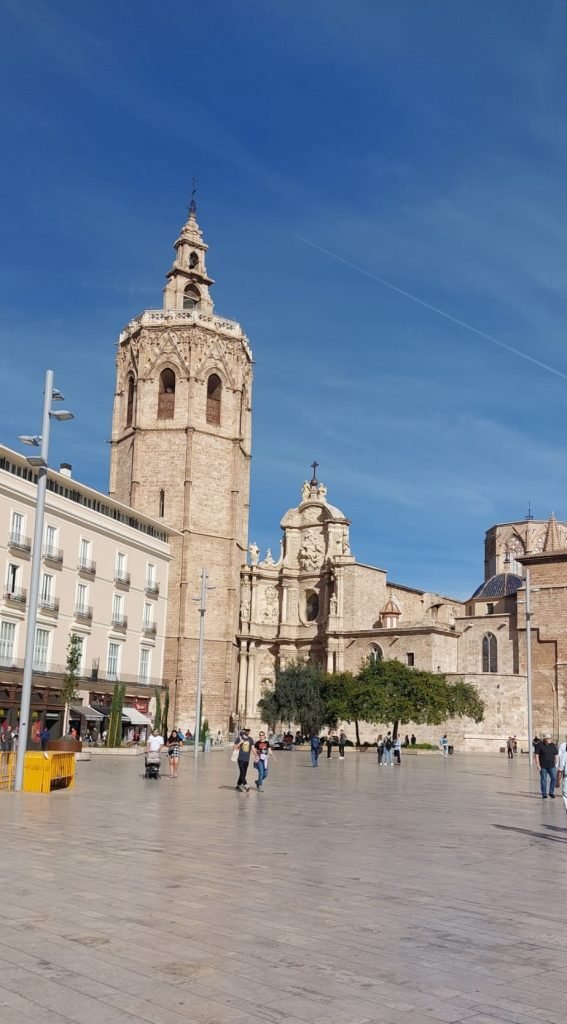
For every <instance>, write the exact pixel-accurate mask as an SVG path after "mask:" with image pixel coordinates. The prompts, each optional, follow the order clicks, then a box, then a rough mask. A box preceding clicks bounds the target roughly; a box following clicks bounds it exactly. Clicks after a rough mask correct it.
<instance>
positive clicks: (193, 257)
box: [189, 252, 199, 270]
mask: <svg viewBox="0 0 567 1024" xmlns="http://www.w3.org/2000/svg"><path fill="white" fill-rule="evenodd" d="M198 265H199V255H198V253H196V252H192V253H191V254H190V256H189V269H190V270H194V269H195V267H197V266H198Z"/></svg>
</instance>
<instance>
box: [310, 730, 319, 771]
mask: <svg viewBox="0 0 567 1024" xmlns="http://www.w3.org/2000/svg"><path fill="white" fill-rule="evenodd" d="M320 753H321V740H320V739H319V736H318V735H317V734H316V733H313V735H312V736H311V767H312V768H316V767H317V761H318V760H319V754H320Z"/></svg>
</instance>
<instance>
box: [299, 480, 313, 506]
mask: <svg viewBox="0 0 567 1024" xmlns="http://www.w3.org/2000/svg"><path fill="white" fill-rule="evenodd" d="M310 493H311V488H310V486H309V483H308V481H307V480H304V481H303V487H302V488H301V500H302V501H309V495H310Z"/></svg>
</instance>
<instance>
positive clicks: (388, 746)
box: [385, 736, 392, 750]
mask: <svg viewBox="0 0 567 1024" xmlns="http://www.w3.org/2000/svg"><path fill="white" fill-rule="evenodd" d="M385 747H386V750H391V749H392V741H391V739H390V737H389V736H388V739H387V740H386V743H385Z"/></svg>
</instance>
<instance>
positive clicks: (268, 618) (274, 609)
mask: <svg viewBox="0 0 567 1024" xmlns="http://www.w3.org/2000/svg"><path fill="white" fill-rule="evenodd" d="M277 621H278V592H277V590H276V588H275V587H266V590H265V593H264V602H263V607H262V622H265V623H266V624H268V625H271V626H273V625H275V624H276V622H277Z"/></svg>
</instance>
